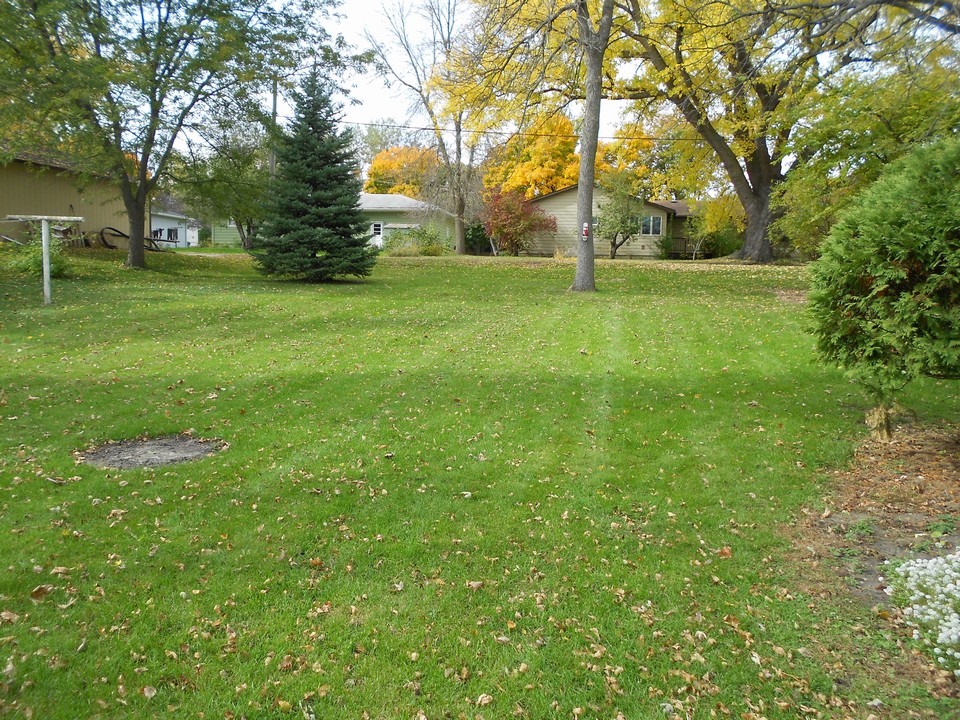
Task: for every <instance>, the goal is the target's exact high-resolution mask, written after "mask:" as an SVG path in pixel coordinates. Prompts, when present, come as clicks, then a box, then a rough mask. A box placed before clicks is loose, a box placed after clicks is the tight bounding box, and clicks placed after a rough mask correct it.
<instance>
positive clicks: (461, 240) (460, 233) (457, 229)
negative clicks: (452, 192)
mask: <svg viewBox="0 0 960 720" xmlns="http://www.w3.org/2000/svg"><path fill="white" fill-rule="evenodd" d="M454 204H455V205H456V213H455V215H454V220H453V239H454V250H455V251H456V253H457V255H466V254H467V229H466V223H465V222H464V219H463V216H464V215H465V214H466V209H467V199H466V198H465V197H464V193H463V188H460V189H459V191H458V192H457V196H456V197H455V198H454Z"/></svg>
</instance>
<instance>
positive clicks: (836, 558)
mask: <svg viewBox="0 0 960 720" xmlns="http://www.w3.org/2000/svg"><path fill="white" fill-rule="evenodd" d="M826 504H827V507H826V509H825V510H824V511H823V512H821V513H819V514H817V513H810V514H808V515H807V516H806V518H805V520H804V522H803V523H802V533H801V539H800V542H801V544H802V545H803V546H805V548H806V550H807V553H808V555H807V556H808V557H809V553H811V552H812V554H814V555H816V556H819V558H818V559H821V560H822V561H824V562H827V563H831V562H832V563H833V564H834V565H835V566H836V567H837V569H838V571H839V572H840V574H841V575H842V576H843V577H845V579H846V581H847V584H848V585H849V587H850V588H851V591H852V592H853V593H854V594H855V595H857V596H859V597H860V598H862V599H863V600H864V601H866V602H868V603H870V604H871V605H873V604H877V603H886V602H887V601H888V599H889V598H888V597H887V595H886V593H885V592H883V588H884V585H883V583H882V582H881V581H880V580H879V578H880V577H881V576H883V575H884V572H885V571H884V567H885V562H886V561H887V560H897V559H907V558H913V557H931V556H935V555H946V554H948V553H951V552H953V551H954V550H955V549H956V548H957V547H958V545H960V425H942V426H938V427H923V426H901V427H898V428H897V429H896V432H895V434H894V438H893V440H892V441H890V442H883V441H880V440H869V441H867V442H866V443H865V444H864V445H863V446H862V447H861V448H860V449H859V450H858V451H857V453H856V456H855V458H854V462H853V463H852V465H851V467H850V468H849V469H847V470H844V471H838V472H837V473H836V484H835V491H834V494H833V495H832V496H831V497H829V498H827V500H826Z"/></svg>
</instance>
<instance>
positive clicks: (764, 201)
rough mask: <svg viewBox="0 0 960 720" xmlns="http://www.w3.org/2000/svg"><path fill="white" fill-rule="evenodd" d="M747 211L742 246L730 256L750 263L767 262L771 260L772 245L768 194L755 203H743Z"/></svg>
mask: <svg viewBox="0 0 960 720" xmlns="http://www.w3.org/2000/svg"><path fill="white" fill-rule="evenodd" d="M743 205H744V210H746V213H747V232H746V234H745V237H744V240H743V247H741V248H740V249H739V250H738V251H737V252H735V253H733V255H731V256H730V257H732V258H735V259H737V260H744V261H745V262H752V263H768V262H772V261H773V246H772V245H771V244H770V221H771V219H772V213H771V211H770V199H769V195H767V196H765V197H764V196H762V197H761V198H759V199H758V200H757V201H756V202H755V203H749V204H748V203H743Z"/></svg>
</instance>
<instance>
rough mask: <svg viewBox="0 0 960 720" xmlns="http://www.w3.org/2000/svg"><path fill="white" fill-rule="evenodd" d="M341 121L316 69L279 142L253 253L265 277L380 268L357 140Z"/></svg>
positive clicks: (319, 278) (320, 276)
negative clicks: (363, 202)
mask: <svg viewBox="0 0 960 720" xmlns="http://www.w3.org/2000/svg"><path fill="white" fill-rule="evenodd" d="M337 119H338V117H337V107H336V106H335V105H334V103H333V100H332V99H331V97H330V88H329V86H328V85H327V84H326V83H325V82H324V81H323V80H321V79H320V78H319V76H318V75H317V72H316V70H314V71H313V72H311V73H310V75H309V76H308V77H307V79H306V80H305V81H304V83H303V85H302V87H301V90H300V93H299V96H298V98H297V106H296V113H295V115H294V120H293V123H292V125H291V127H290V130H289V131H288V132H287V133H285V134H283V135H282V136H281V138H280V139H279V141H278V144H277V151H276V152H277V175H276V177H275V178H274V179H273V180H272V181H271V183H270V186H269V189H268V197H267V201H266V208H265V214H264V220H263V223H262V224H261V226H260V228H259V230H258V232H257V237H256V239H255V243H254V250H253V251H252V254H253V256H254V258H255V259H256V262H257V266H258V269H259V270H260V271H261V272H263V273H264V274H267V275H280V276H285V277H292V278H297V279H301V280H306V281H308V282H323V281H326V280H330V279H332V278H335V277H343V276H346V275H353V276H355V277H363V276H365V275H369V274H370V271H371V270H372V269H373V265H374V262H376V255H377V249H376V248H375V247H372V246H371V245H370V244H369V242H368V241H369V233H368V226H369V223H368V221H367V220H365V219H364V217H363V216H362V215H361V213H360V188H361V182H360V175H359V173H358V171H357V164H356V160H355V158H354V156H353V150H352V142H353V138H352V136H351V134H350V132H349V131H338V129H337Z"/></svg>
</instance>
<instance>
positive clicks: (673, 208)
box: [527, 185, 691, 217]
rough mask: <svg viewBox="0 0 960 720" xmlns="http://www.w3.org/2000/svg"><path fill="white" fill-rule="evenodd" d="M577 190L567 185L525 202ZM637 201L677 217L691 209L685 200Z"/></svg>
mask: <svg viewBox="0 0 960 720" xmlns="http://www.w3.org/2000/svg"><path fill="white" fill-rule="evenodd" d="M576 189H577V186H576V185H569V186H568V187H565V188H560V189H559V190H554V191H553V192H551V193H547V194H546V195H538V196H537V197H533V198H530V199H529V200H527V202H539V201H541V200H543V199H545V198H548V197H553V196H554V195H561V194H562V193H567V192H571V191H575V190H576ZM637 199H638V200H643V201H644V202H646V203H648V204H649V205H654V206H656V207H659V208H663V209H664V210H666V211H667V212H671V213H673V214H674V215H676V216H677V217H688V216H689V215H690V213H691V208H690V206H689V205H688V204H687V202H686V201H685V200H646V199H644V198H641V197H638V198H637Z"/></svg>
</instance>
